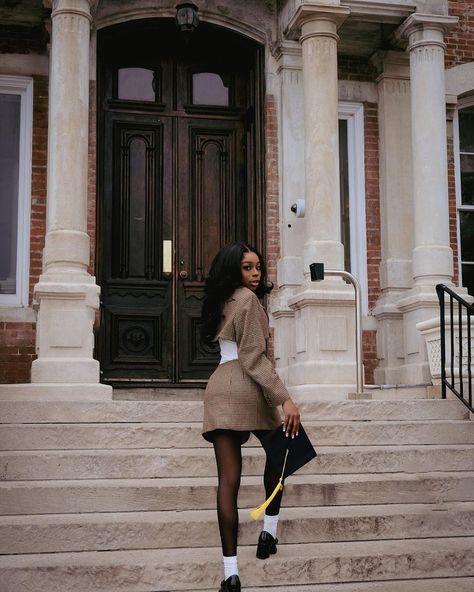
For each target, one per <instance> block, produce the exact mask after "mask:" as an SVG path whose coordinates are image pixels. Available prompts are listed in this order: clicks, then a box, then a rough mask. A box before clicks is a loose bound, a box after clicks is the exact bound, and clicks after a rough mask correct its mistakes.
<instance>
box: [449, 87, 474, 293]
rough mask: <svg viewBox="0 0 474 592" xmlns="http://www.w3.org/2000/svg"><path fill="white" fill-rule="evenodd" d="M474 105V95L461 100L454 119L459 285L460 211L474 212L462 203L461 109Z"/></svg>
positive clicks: (472, 207) (460, 276) (459, 276)
mask: <svg viewBox="0 0 474 592" xmlns="http://www.w3.org/2000/svg"><path fill="white" fill-rule="evenodd" d="M473 105H474V97H473V96H471V97H468V98H467V99H464V100H462V99H461V100H460V101H459V103H458V104H457V106H456V111H455V112H454V120H453V123H454V125H453V152H454V185H455V191H456V238H457V243H458V286H459V287H461V286H462V254H461V217H460V215H459V211H460V210H462V211H465V212H468V211H469V212H474V205H472V206H469V205H467V204H463V203H462V198H461V155H460V150H459V111H460V110H462V109H464V108H465V107H472V106H473Z"/></svg>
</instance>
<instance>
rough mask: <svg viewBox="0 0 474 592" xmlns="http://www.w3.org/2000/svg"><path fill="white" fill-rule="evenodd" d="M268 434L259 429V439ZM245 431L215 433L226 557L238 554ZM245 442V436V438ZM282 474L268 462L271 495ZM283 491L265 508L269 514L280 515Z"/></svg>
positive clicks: (267, 484)
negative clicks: (239, 501)
mask: <svg viewBox="0 0 474 592" xmlns="http://www.w3.org/2000/svg"><path fill="white" fill-rule="evenodd" d="M264 433H265V431H264V430H259V431H255V432H254V434H255V435H256V436H257V438H259V439H260V438H261V436H262V435H263V434H264ZM243 436H244V435H243V434H242V432H235V431H232V430H217V431H216V432H215V434H214V441H213V444H214V452H215V455H216V463H217V474H218V477H219V484H218V487H217V518H218V520H219V532H220V535H221V542H222V553H223V555H224V556H225V557H233V556H235V555H237V530H238V527H239V514H238V511H237V495H238V493H239V487H240V477H241V474H242V452H241V446H242V438H243ZM243 439H244V441H245V437H244V438H243ZM279 478H280V475H278V474H277V473H275V471H274V470H273V468H272V466H271V464H270V462H269V461H268V459H267V461H266V463H265V472H264V475H263V482H264V485H265V493H266V496H267V498H268V497H269V496H270V495H271V494H272V492H273V490H274V489H275V487H276V486H277V484H278V480H279ZM282 493H283V492H281V491H280V492H279V493H278V494H277V495H276V496H275V498H274V499H273V500H272V502H271V504H270V505H269V506H268V507H267V509H266V510H265V513H266V514H267V515H269V516H276V515H277V514H278V512H279V511H280V504H281V497H282Z"/></svg>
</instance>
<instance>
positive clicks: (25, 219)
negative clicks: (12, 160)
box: [0, 75, 33, 306]
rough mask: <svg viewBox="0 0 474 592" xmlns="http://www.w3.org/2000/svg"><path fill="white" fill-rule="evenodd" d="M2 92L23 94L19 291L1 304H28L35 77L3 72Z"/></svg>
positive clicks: (0, 77)
mask: <svg viewBox="0 0 474 592" xmlns="http://www.w3.org/2000/svg"><path fill="white" fill-rule="evenodd" d="M0 93H2V94H12V95H20V97H21V104H20V105H21V106H20V147H19V163H18V164H19V166H18V228H17V259H16V293H15V294H0V306H28V288H29V276H30V219H31V172H32V168H31V151H32V135H33V79H32V78H29V77H26V76H4V75H0Z"/></svg>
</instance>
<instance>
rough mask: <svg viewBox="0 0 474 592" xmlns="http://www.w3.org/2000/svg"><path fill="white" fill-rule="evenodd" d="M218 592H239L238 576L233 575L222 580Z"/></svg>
mask: <svg viewBox="0 0 474 592" xmlns="http://www.w3.org/2000/svg"><path fill="white" fill-rule="evenodd" d="M219 592H240V580H239V576H236V575H234V576H230V578H227V580H222V582H221V588H220V590H219Z"/></svg>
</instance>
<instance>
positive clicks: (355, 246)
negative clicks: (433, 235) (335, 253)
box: [339, 103, 369, 314]
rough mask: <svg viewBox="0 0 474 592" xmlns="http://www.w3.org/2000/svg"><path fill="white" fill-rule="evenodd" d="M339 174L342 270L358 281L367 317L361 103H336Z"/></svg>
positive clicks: (362, 110)
mask: <svg viewBox="0 0 474 592" xmlns="http://www.w3.org/2000/svg"><path fill="white" fill-rule="evenodd" d="M339 171H340V188H341V240H342V243H343V245H344V253H345V269H346V271H349V272H350V273H352V274H353V275H354V276H355V277H356V278H357V279H358V280H359V283H360V286H361V291H362V312H363V313H364V314H368V308H369V307H368V285H367V242H366V223H365V177H364V108H363V105H361V104H360V103H339Z"/></svg>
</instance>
